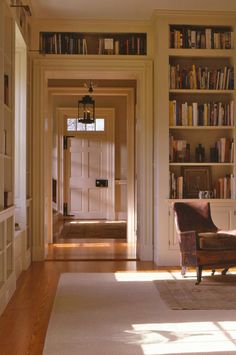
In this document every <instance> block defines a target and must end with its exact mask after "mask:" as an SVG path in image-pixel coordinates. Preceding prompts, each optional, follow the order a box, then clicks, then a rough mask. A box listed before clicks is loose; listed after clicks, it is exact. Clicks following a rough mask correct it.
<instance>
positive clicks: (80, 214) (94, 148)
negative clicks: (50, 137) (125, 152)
mask: <svg viewBox="0 0 236 355" xmlns="http://www.w3.org/2000/svg"><path fill="white" fill-rule="evenodd" d="M114 144H115V143H114V119H113V117H109V118H105V131H104V132H96V131H95V132H75V133H74V136H73V137H71V136H68V144H67V149H66V150H65V165H64V167H65V184H64V186H65V188H64V197H65V202H66V203H67V213H68V214H70V215H74V216H75V217H77V218H81V219H114V215H115V213H114V211H115V206H114V174H115V172H114V151H115V146H114ZM98 179H104V180H107V181H108V186H106V184H105V187H104V186H103V187H102V186H99V184H96V181H97V180H98Z"/></svg>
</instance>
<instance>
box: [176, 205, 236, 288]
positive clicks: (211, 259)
mask: <svg viewBox="0 0 236 355" xmlns="http://www.w3.org/2000/svg"><path fill="white" fill-rule="evenodd" d="M174 213H175V224H176V230H177V235H178V241H179V246H180V253H181V274H182V275H183V276H184V275H185V273H186V270H187V267H196V272H197V282H196V284H199V283H200V282H201V277H202V270H203V269H204V268H205V269H208V268H210V269H212V274H214V272H215V269H217V268H223V271H222V274H226V272H227V271H228V269H229V267H232V266H236V231H235V230H232V231H231V230H229V231H223V230H220V229H219V228H217V226H216V225H215V224H214V222H213V220H212V218H211V211H210V203H209V202H207V201H202V200H201V201H194V202H175V203H174Z"/></svg>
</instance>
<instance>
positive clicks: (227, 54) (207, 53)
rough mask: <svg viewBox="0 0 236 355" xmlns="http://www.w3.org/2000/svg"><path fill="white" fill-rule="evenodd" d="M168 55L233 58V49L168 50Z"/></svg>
mask: <svg viewBox="0 0 236 355" xmlns="http://www.w3.org/2000/svg"><path fill="white" fill-rule="evenodd" d="M168 53H169V56H172V57H204V58H205V57H207V58H208V57H217V58H219V57H221V58H231V57H234V50H233V49H205V48H203V49H201V48H196V49H195V48H169V50H168Z"/></svg>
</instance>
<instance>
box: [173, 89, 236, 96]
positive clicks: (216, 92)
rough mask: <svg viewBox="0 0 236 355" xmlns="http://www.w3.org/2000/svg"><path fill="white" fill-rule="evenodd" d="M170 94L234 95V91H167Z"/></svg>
mask: <svg viewBox="0 0 236 355" xmlns="http://www.w3.org/2000/svg"><path fill="white" fill-rule="evenodd" d="M169 93H170V94H212V95H215V94H226V95H229V94H234V90H206V89H169Z"/></svg>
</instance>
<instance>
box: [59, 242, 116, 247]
mask: <svg viewBox="0 0 236 355" xmlns="http://www.w3.org/2000/svg"><path fill="white" fill-rule="evenodd" d="M110 246H111V243H101V242H99V243H70V244H68V243H67V244H66V243H64V244H62V243H61V244H53V247H54V248H75V247H80V248H94V247H96V248H106V247H110Z"/></svg>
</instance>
